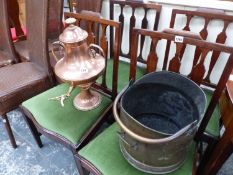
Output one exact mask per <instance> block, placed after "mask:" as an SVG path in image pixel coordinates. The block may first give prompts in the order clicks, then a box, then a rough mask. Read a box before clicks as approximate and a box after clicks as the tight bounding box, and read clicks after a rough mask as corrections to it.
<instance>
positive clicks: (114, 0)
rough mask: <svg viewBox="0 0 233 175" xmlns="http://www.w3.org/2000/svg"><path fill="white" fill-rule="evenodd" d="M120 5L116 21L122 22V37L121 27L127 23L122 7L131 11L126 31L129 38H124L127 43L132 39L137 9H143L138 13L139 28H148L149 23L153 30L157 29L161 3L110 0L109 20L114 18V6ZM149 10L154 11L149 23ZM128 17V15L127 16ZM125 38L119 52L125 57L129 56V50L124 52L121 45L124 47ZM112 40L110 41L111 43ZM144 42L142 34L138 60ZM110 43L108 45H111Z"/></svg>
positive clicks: (111, 33)
mask: <svg viewBox="0 0 233 175" xmlns="http://www.w3.org/2000/svg"><path fill="white" fill-rule="evenodd" d="M119 7H120V15H119V17H118V21H120V22H121V24H122V32H121V33H122V37H123V29H124V26H126V25H128V24H127V21H126V17H125V16H124V13H123V11H124V9H127V8H128V9H129V8H131V9H132V13H131V14H130V22H129V31H128V34H129V35H128V36H129V39H128V40H126V41H127V44H129V45H130V41H131V39H132V35H131V34H132V29H133V28H134V27H135V25H136V22H137V19H136V17H135V15H136V13H135V12H136V11H137V10H140V9H141V10H143V11H144V14H143V12H142V13H140V15H143V18H142V21H141V28H144V29H148V27H149V25H150V26H153V30H157V29H158V24H159V19H160V12H161V5H158V4H155V3H146V2H143V1H122V0H110V19H111V20H116V19H114V13H115V10H116V8H119ZM149 11H154V12H155V13H156V16H155V20H154V24H151V21H148V18H147V17H148V14H149ZM127 18H128V17H127ZM124 32H126V30H124ZM110 38H113V30H111V31H110ZM124 41H125V40H123V39H122V45H121V52H120V55H121V56H123V57H126V58H129V52H130V51H128V52H124V51H123V50H122V47H125V44H126V43H125V42H124ZM112 42H113V41H111V44H112ZM144 43H145V37H143V36H142V38H141V40H140V48H139V56H138V61H142V60H143V59H142V49H143V46H144ZM111 44H110V46H111ZM110 50H112V48H110Z"/></svg>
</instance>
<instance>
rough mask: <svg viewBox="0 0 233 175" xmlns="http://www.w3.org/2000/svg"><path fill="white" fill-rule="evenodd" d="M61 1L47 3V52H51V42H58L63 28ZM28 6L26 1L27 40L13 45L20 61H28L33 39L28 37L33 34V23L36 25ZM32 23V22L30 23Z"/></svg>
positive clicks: (30, 8) (52, 0)
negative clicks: (30, 44)
mask: <svg viewBox="0 0 233 175" xmlns="http://www.w3.org/2000/svg"><path fill="white" fill-rule="evenodd" d="M63 1H64V0H51V1H49V5H48V9H47V10H48V13H46V14H47V15H48V24H47V25H46V26H47V31H46V33H45V35H46V36H47V39H48V41H49V42H48V47H49V51H51V47H52V44H51V43H52V42H54V41H55V40H58V36H59V34H60V32H61V30H62V28H63V24H62V14H63ZM30 5H33V4H30V3H28V0H26V29H27V40H24V41H19V42H16V43H15V49H16V52H17V53H18V54H19V55H20V59H21V60H22V61H29V52H30V51H29V46H28V45H29V43H30V40H33V38H30V37H28V36H29V35H32V34H30V33H34V31H35V30H34V23H37V21H36V20H35V19H33V18H32V17H31V16H32V14H33V12H32V9H33V7H31V6H30ZM38 8H39V7H38ZM31 21H33V22H31Z"/></svg>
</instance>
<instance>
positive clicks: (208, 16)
mask: <svg viewBox="0 0 233 175" xmlns="http://www.w3.org/2000/svg"><path fill="white" fill-rule="evenodd" d="M182 17H183V18H182ZM184 18H186V24H185V26H184V28H183V29H182V30H187V31H190V22H191V20H192V19H195V18H200V19H204V21H205V22H204V26H203V28H202V29H201V30H200V32H199V34H200V35H201V37H202V39H204V40H206V39H207V37H208V33H209V32H208V30H211V28H208V24H209V23H210V22H211V21H213V20H220V21H222V22H223V24H224V26H223V28H222V31H221V32H220V33H219V34H218V35H217V37H216V41H215V42H216V43H221V44H224V43H225V41H226V39H227V34H226V30H227V28H228V26H229V25H230V24H231V23H232V22H233V16H231V15H227V14H225V13H224V11H222V10H217V9H206V8H198V9H197V10H196V11H190V10H180V9H173V10H172V14H171V21H170V28H175V23H176V22H179V20H182V19H184ZM179 30H181V29H179ZM192 32H196V31H192ZM170 44H171V43H168V44H167V48H166V50H167V51H166V56H165V60H164V63H165V64H163V70H165V69H166V68H167V65H168V52H169V48H170ZM184 51H185V48H182V52H181V58H182V56H183V54H184ZM200 53H201V51H200V48H197V49H196V51H195V57H194V60H193V64H194V65H195V64H197V61H198V58H199V56H200ZM218 57H219V52H215V53H214V54H212V58H211V63H210V66H209V71H208V73H207V76H206V77H205V79H206V81H205V83H207V85H208V86H210V85H211V84H210V83H209V82H208V81H209V78H210V74H211V72H212V70H213V68H214V65H215V64H216V61H217V58H218Z"/></svg>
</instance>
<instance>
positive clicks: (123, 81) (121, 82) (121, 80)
mask: <svg viewBox="0 0 233 175" xmlns="http://www.w3.org/2000/svg"><path fill="white" fill-rule="evenodd" d="M118 67H119V69H118V92H120V91H121V90H122V89H123V88H124V87H125V86H126V85H127V84H128V83H129V71H130V64H129V63H127V62H125V61H119V66H118ZM112 70H113V59H109V60H108V63H107V71H106V82H107V86H108V87H109V88H111V85H112V72H113V71H112ZM144 74H145V70H144V69H143V68H140V67H137V69H136V79H138V78H140V77H142V76H143V75H144ZM97 82H98V83H101V78H99V79H98V80H97Z"/></svg>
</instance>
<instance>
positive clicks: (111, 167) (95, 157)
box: [75, 29, 233, 175]
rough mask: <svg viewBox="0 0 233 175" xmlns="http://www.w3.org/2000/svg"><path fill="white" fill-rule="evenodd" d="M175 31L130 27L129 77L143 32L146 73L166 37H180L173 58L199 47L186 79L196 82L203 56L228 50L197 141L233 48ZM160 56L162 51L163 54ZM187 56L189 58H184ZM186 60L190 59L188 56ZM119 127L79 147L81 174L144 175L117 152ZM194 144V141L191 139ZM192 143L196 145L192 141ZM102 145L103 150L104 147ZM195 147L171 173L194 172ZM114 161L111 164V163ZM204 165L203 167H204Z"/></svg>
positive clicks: (154, 64)
mask: <svg viewBox="0 0 233 175" xmlns="http://www.w3.org/2000/svg"><path fill="white" fill-rule="evenodd" d="M175 33H176V34H174V31H172V30H167V31H165V32H155V31H149V30H144V29H133V35H132V38H133V39H132V41H131V42H132V43H131V52H132V54H131V63H130V79H135V77H136V63H137V52H135V50H137V49H138V44H137V43H138V42H137V41H138V38H139V36H140V35H144V36H147V37H150V38H151V39H152V46H151V47H150V48H151V50H150V53H149V55H148V57H147V61H145V65H146V72H147V73H149V72H152V71H155V70H156V67H157V62H158V59H163V58H162V57H161V56H160V55H161V53H160V54H158V53H157V51H156V52H155V50H156V49H155V48H156V47H157V46H158V43H159V42H160V41H161V40H169V41H175V40H176V37H177V36H176V35H179V37H180V36H182V37H183V42H177V43H175V44H176V52H175V54H174V55H175V56H174V59H179V58H180V52H181V48H182V47H183V46H185V45H187V44H189V45H193V46H195V47H200V48H201V61H200V63H199V64H197V65H194V67H193V71H192V73H191V75H190V76H189V78H190V79H191V80H193V81H195V82H196V83H197V84H199V85H201V83H202V82H203V77H204V73H205V69H204V68H203V66H202V61H203V60H205V58H206V55H207V53H208V52H209V51H218V52H224V53H227V54H228V55H230V56H229V59H228V61H227V64H226V66H225V68H224V71H223V73H222V76H221V78H220V80H219V82H218V85H217V88H216V89H215V91H214V94H213V96H212V98H211V100H210V103H209V105H208V108H207V110H206V113H205V115H204V117H203V120H202V122H201V127H200V131H201V132H200V131H199V132H198V137H197V139H196V142H197V143H199V141H200V140H199V139H200V138H201V135H203V131H204V130H203V129H205V127H206V123H208V121H209V119H210V117H211V115H212V113H213V111H214V108H215V106H216V105H217V103H218V99H219V97H220V95H221V93H222V91H223V90H224V87H225V84H226V81H227V79H228V77H229V75H230V73H231V70H232V67H233V48H232V47H227V46H224V45H222V44H215V43H210V42H206V41H203V40H200V39H197V38H196V37H195V36H192V35H190V36H187V35H186V34H187V33H185V32H177V31H175ZM162 55H163V54H162ZM187 59H188V58H187ZM189 59H192V58H191V57H189ZM176 66H177V65H176V64H170V66H169V69H168V70H169V71H173V70H174V69H175V68H176ZM118 130H119V127H118V126H117V125H116V124H113V125H112V126H110V127H109V128H108V129H106V130H105V131H104V132H103V133H101V134H100V135H99V136H97V137H96V138H95V139H94V140H92V141H91V142H90V143H89V144H88V145H86V146H85V147H84V148H82V149H81V150H80V151H79V152H78V153H77V154H76V155H75V159H76V163H77V167H78V168H79V171H80V174H81V175H82V174H84V173H86V171H90V172H91V173H92V174H105V175H108V174H111V175H114V174H116V175H118V174H122V175H124V174H126V175H131V174H135V175H136V174H138V175H139V174H145V173H142V172H140V171H138V170H137V169H135V168H134V167H133V166H131V165H129V164H128V163H127V161H126V160H125V159H124V158H123V156H122V155H121V152H120V148H119V145H118V141H117V131H118ZM217 142H218V143H219V145H221V144H222V143H223V141H222V140H218V141H217ZM194 143H195V141H194ZM194 145H195V144H194ZM103 148H104V149H103ZM195 155H196V154H195V147H190V150H189V153H188V156H187V159H186V160H185V162H184V165H183V166H182V167H181V168H179V169H178V170H177V171H175V172H174V173H172V174H195V172H196V163H197V161H196V158H198V157H197V156H195ZM113 162H114V163H113ZM204 168H205V167H204Z"/></svg>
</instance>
